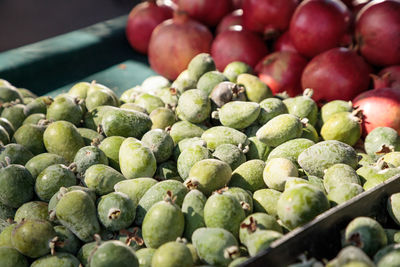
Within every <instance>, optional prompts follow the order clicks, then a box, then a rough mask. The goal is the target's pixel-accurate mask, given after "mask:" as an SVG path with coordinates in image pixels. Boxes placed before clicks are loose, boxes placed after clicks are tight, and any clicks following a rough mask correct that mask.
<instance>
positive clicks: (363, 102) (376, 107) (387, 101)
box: [353, 88, 400, 135]
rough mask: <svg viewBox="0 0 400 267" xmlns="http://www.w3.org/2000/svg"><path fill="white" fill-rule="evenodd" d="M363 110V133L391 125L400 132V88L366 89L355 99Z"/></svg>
mask: <svg viewBox="0 0 400 267" xmlns="http://www.w3.org/2000/svg"><path fill="white" fill-rule="evenodd" d="M353 106H355V107H358V108H360V109H361V110H362V112H363V117H364V118H363V134H365V135H366V134H368V133H370V132H371V131H372V130H373V129H375V128H376V127H391V128H393V129H395V130H396V131H397V132H398V133H399V134H400V90H397V89H394V88H382V89H374V90H370V91H366V92H364V93H362V94H360V95H359V96H357V97H356V98H355V99H354V100H353Z"/></svg>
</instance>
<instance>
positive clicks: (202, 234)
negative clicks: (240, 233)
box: [192, 228, 239, 266]
mask: <svg viewBox="0 0 400 267" xmlns="http://www.w3.org/2000/svg"><path fill="white" fill-rule="evenodd" d="M192 240H193V245H194V247H195V248H196V251H197V254H198V255H199V257H200V259H201V260H202V261H204V262H206V263H207V264H210V265H213V266H226V265H228V264H229V263H230V262H231V261H232V260H233V259H234V258H236V257H238V256H239V244H238V242H237V241H236V238H235V237H234V236H233V235H232V234H231V233H230V232H229V231H227V230H225V229H222V228H199V229H197V230H196V231H195V232H194V233H193V236H192Z"/></svg>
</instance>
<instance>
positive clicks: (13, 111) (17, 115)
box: [1, 104, 26, 129]
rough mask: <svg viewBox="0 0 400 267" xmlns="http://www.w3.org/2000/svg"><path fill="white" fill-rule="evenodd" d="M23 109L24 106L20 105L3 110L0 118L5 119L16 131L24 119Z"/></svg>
mask: <svg viewBox="0 0 400 267" xmlns="http://www.w3.org/2000/svg"><path fill="white" fill-rule="evenodd" d="M24 109H25V106H24V105H22V104H16V105H13V106H10V107H7V108H4V110H3V111H2V112H1V117H3V118H5V119H7V120H8V121H9V122H10V123H11V124H12V126H13V127H14V129H18V128H19V127H20V126H21V125H22V123H23V122H24V120H25V119H26V115H25V114H24Z"/></svg>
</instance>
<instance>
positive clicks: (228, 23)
mask: <svg viewBox="0 0 400 267" xmlns="http://www.w3.org/2000/svg"><path fill="white" fill-rule="evenodd" d="M242 15H243V10H242V9H238V10H235V11H233V12H232V13H230V14H228V15H226V16H225V17H224V18H223V19H222V20H221V22H220V23H219V24H218V27H217V30H216V33H217V34H219V33H221V32H223V31H227V30H229V29H230V28H231V27H232V26H243V19H242Z"/></svg>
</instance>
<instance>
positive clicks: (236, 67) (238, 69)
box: [223, 61, 253, 83]
mask: <svg viewBox="0 0 400 267" xmlns="http://www.w3.org/2000/svg"><path fill="white" fill-rule="evenodd" d="M223 73H224V75H225V76H226V77H227V78H228V79H229V81H231V82H233V83H236V80H237V77H238V76H239V75H240V74H243V73H249V74H252V73H253V69H252V67H250V66H249V65H248V64H246V63H244V62H241V61H233V62H231V63H229V64H228V65H226V67H225V69H224V72H223Z"/></svg>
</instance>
